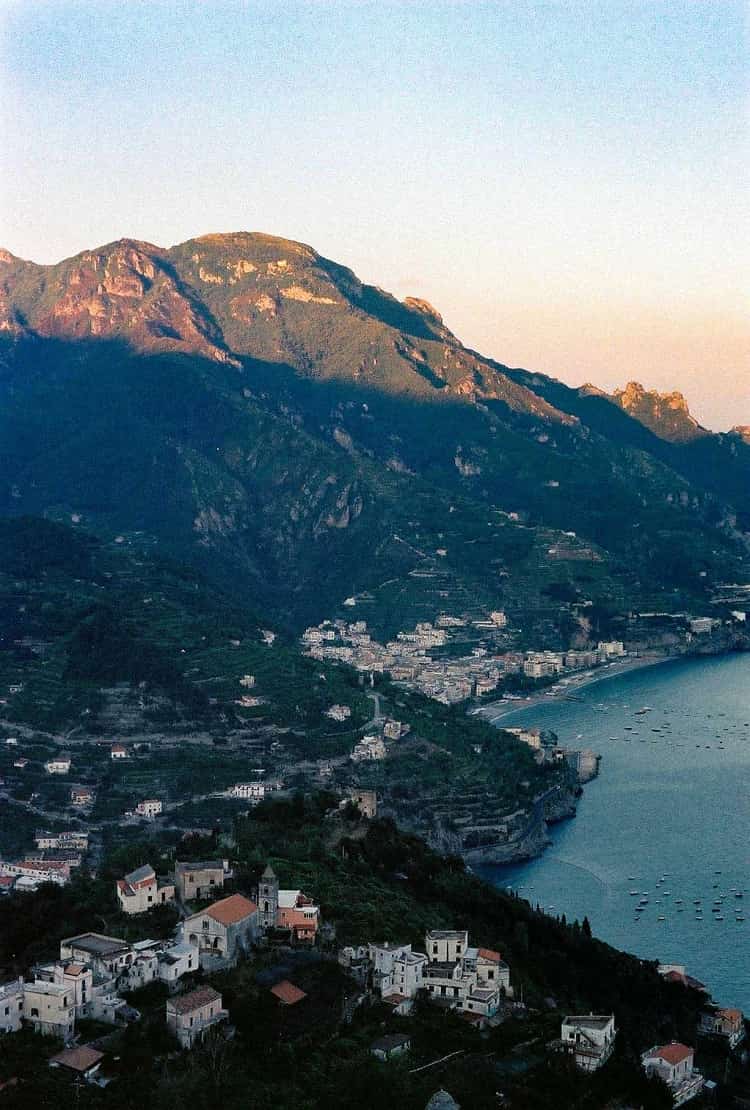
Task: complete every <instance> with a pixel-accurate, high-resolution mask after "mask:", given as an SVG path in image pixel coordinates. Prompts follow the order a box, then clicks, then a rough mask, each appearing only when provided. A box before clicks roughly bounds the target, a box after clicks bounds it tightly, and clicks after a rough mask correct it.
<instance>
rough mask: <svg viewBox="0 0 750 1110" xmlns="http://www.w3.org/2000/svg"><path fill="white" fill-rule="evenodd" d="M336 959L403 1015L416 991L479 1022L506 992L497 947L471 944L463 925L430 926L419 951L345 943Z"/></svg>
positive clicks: (508, 990)
mask: <svg viewBox="0 0 750 1110" xmlns="http://www.w3.org/2000/svg"><path fill="white" fill-rule="evenodd" d="M339 963H341V964H342V965H343V966H344V967H346V968H347V969H348V970H349V971H350V972H351V974H352V975H354V977H355V978H356V979H357V980H358V981H359V982H360V983H361V984H362V985H363V986H367V987H369V988H370V989H371V990H372V991H373V993H374V994H376V995H378V996H379V997H380V998H382V999H383V1001H384V1002H387V1003H389V1004H390V1005H391V1006H393V1008H394V1010H395V1012H397V1013H399V1014H408V1013H409V1012H410V1010H411V1008H412V1006H413V1003H414V999H415V998H416V996H417V994H418V993H419V992H420V991H424V992H425V994H426V996H427V997H429V998H431V999H432V1001H434V1002H435V1003H438V1004H440V1005H442V1006H445V1007H446V1008H450V1009H456V1010H459V1011H461V1012H462V1013H463V1014H465V1015H467V1016H468V1018H469V1019H473V1020H474V1021H475V1022H476V1023H477V1024H480V1025H481V1024H484V1023H485V1022H486V1021H488V1020H489V1019H490V1018H492V1017H494V1016H495V1014H496V1013H497V1012H498V1010H499V1008H500V1004H501V999H502V998H505V997H508V998H509V997H512V994H513V991H512V988H511V985H510V968H509V967H508V965H507V964H506V963H505V962H504V961H503V959H502V957H501V956H500V953H499V952H495V951H494V950H492V949H489V948H474V947H472V946H471V945H470V944H469V934H468V932H467V931H466V930H465V929H431V930H429V931H428V932H427V933H426V934H425V951H424V952H413V951H412V947H411V945H410V944H392V943H390V942H383V943H380V944H376V943H370V944H366V945H361V946H359V947H356V948H354V947H346V948H343V949H341V951H340V952H339Z"/></svg>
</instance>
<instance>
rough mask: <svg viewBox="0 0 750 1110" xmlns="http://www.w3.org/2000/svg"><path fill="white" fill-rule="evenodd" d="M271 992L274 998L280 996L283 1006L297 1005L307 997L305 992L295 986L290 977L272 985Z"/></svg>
mask: <svg viewBox="0 0 750 1110" xmlns="http://www.w3.org/2000/svg"><path fill="white" fill-rule="evenodd" d="M271 994H272V995H273V996H274V998H278V1000H279V1002H280V1003H281V1004H282V1006H296V1004H297V1003H298V1002H301V1001H302V999H303V998H307V995H306V994H305V992H304V991H302V990H300V989H299V987H295V985H294V983H290V982H289V980H288V979H282V980H281V982H280V983H276V985H275V986H273V987H271Z"/></svg>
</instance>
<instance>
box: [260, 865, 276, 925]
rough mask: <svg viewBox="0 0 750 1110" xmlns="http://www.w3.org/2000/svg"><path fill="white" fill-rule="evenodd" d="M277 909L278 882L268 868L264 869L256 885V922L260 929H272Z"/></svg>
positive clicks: (269, 867) (273, 872)
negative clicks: (258, 923)
mask: <svg viewBox="0 0 750 1110" xmlns="http://www.w3.org/2000/svg"><path fill="white" fill-rule="evenodd" d="M278 909H279V880H278V879H277V878H276V873H275V871H274V870H273V868H272V867H271V866H270V864H269V866H268V867H266V869H265V871H264V872H263V874H262V875H261V877H260V883H259V884H258V920H259V922H260V926H261V928H262V929H273V927H274V926H275V925H276V915H277V912H278Z"/></svg>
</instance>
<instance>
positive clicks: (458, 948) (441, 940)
mask: <svg viewBox="0 0 750 1110" xmlns="http://www.w3.org/2000/svg"><path fill="white" fill-rule="evenodd" d="M424 943H425V952H426V953H427V958H428V959H429V961H430V963H448V962H455V961H456V960H460V959H461V958H462V957H463V956H464V955H465V953H466V950H467V948H468V947H469V934H468V932H467V931H466V929H430V930H429V931H428V932H427V933H426V934H425V938H424Z"/></svg>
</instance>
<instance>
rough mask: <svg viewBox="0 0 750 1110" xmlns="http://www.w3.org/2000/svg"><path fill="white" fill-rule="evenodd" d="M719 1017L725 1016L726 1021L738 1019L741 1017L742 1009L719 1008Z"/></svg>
mask: <svg viewBox="0 0 750 1110" xmlns="http://www.w3.org/2000/svg"><path fill="white" fill-rule="evenodd" d="M719 1017H723V1018H726V1019H727V1020H728V1021H739V1020H740V1019H741V1018H742V1010H733V1009H732V1010H719Z"/></svg>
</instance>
